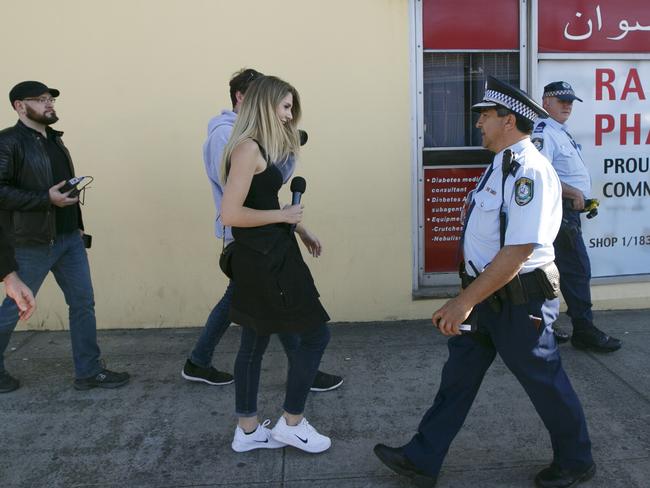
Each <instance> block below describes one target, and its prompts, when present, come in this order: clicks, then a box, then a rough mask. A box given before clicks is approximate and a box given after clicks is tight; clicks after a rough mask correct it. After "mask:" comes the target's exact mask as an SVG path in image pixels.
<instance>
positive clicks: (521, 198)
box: [515, 178, 533, 207]
mask: <svg viewBox="0 0 650 488" xmlns="http://www.w3.org/2000/svg"><path fill="white" fill-rule="evenodd" d="M532 199H533V180H531V179H530V178H519V179H518V180H517V181H516V182H515V202H516V203H517V205H519V206H520V207H523V206H524V205H526V204H527V203H528V202H530V201H531V200H532Z"/></svg>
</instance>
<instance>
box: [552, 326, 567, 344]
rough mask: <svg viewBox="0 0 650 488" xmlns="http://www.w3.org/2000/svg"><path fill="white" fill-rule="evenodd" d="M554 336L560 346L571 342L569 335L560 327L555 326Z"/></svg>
mask: <svg viewBox="0 0 650 488" xmlns="http://www.w3.org/2000/svg"><path fill="white" fill-rule="evenodd" d="M553 335H554V336H555V341H556V342H557V343H558V344H564V343H565V342H568V341H569V337H570V336H569V333H568V332H566V331H565V330H564V329H562V328H561V327H560V326H559V325H556V324H553Z"/></svg>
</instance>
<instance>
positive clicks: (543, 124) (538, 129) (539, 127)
mask: <svg viewBox="0 0 650 488" xmlns="http://www.w3.org/2000/svg"><path fill="white" fill-rule="evenodd" d="M544 127H546V122H540V123H539V124H537V127H535V130H534V131H533V134H535V133H537V132H544Z"/></svg>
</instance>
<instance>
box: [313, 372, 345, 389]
mask: <svg viewBox="0 0 650 488" xmlns="http://www.w3.org/2000/svg"><path fill="white" fill-rule="evenodd" d="M342 384H343V378H341V377H340V376H336V375H335V374H329V373H323V372H322V371H318V372H317V373H316V378H314V383H313V384H312V385H311V388H310V390H311V391H331V390H336V389H337V388H338V387H339V386H341V385H342Z"/></svg>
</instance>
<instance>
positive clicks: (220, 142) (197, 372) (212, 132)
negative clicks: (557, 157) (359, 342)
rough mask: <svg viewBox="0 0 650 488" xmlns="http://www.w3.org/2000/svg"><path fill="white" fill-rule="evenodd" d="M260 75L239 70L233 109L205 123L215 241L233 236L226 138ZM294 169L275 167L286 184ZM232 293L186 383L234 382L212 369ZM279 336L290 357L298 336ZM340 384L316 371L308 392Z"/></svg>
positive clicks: (213, 315)
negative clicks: (226, 203)
mask: <svg viewBox="0 0 650 488" xmlns="http://www.w3.org/2000/svg"><path fill="white" fill-rule="evenodd" d="M261 76H264V75H263V74H262V73H260V72H259V71H256V70H254V69H242V70H240V71H238V72H237V73H235V74H234V75H233V77H232V79H231V80H230V100H231V102H232V107H233V108H232V110H222V111H221V114H219V115H217V116H216V117H213V118H212V119H211V120H210V121H209V122H208V138H207V139H206V141H205V143H204V144H203V162H204V164H205V171H206V173H207V176H208V179H209V180H210V187H211V188H212V196H213V198H214V206H215V209H216V218H215V222H214V231H215V235H216V236H217V238H218V239H224V233H225V240H226V243H228V241H232V239H233V237H232V232H231V230H230V228H225V227H224V225H223V223H222V222H221V199H222V197H223V186H222V183H221V176H220V169H221V156H222V154H223V150H224V148H225V147H226V144H227V143H228V139H230V134H231V133H232V128H233V126H234V125H235V120H236V119H237V113H238V112H239V108H240V106H241V103H242V101H243V100H244V95H245V93H246V90H247V89H248V86H249V85H250V84H251V82H253V81H254V80H255V79H257V78H259V77H261ZM295 167H296V164H295V160H294V158H293V157H290V158H289V159H287V161H285V163H284V164H282V165H281V166H278V168H279V169H280V171H281V173H282V177H283V179H284V182H285V183H286V182H287V181H288V180H289V178H290V177H291V175H292V174H293V171H294V169H295ZM310 237H311V238H312V239H313V238H314V236H313V235H312V236H310ZM301 238H302V235H301ZM303 240H304V239H303ZM232 292H233V282H232V281H230V282H229V283H228V287H227V288H226V291H225V293H224V295H223V297H222V298H221V300H219V302H218V303H217V304H216V305H215V307H214V308H213V309H212V312H210V315H209V316H208V319H207V321H206V323H205V326H204V327H203V331H202V332H201V336H200V337H199V340H198V341H197V343H196V345H195V346H194V349H193V350H192V353H191V354H190V357H189V358H188V359H187V361H186V362H185V366H184V367H183V371H182V373H181V374H182V376H183V378H185V379H186V380H189V381H197V382H201V383H207V384H209V385H227V384H229V383H232V382H233V376H232V375H231V374H230V373H226V372H223V371H219V370H217V369H216V368H214V367H213V366H212V355H213V354H214V349H215V347H216V346H217V344H218V343H219V340H221V337H222V336H223V334H224V333H225V332H226V330H227V329H228V327H229V326H230V320H229V318H228V311H229V309H230V302H231V300H232ZM278 337H279V338H280V342H281V343H282V346H283V347H284V350H285V352H286V353H287V356H290V355H291V353H292V351H294V350H296V349H297V348H298V346H299V337H298V336H297V335H296V334H279V335H278ZM342 383H343V378H341V377H340V376H336V375H332V374H327V373H324V372H322V371H319V372H318V373H317V374H316V379H315V380H314V384H313V386H312V388H311V390H312V391H330V390H334V389H336V388H338V387H339V386H341V384H342Z"/></svg>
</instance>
